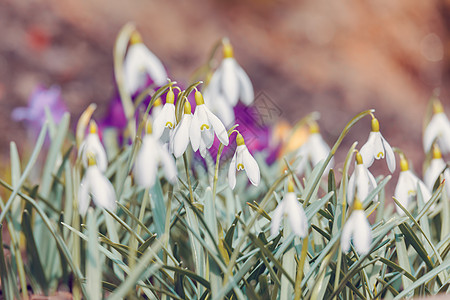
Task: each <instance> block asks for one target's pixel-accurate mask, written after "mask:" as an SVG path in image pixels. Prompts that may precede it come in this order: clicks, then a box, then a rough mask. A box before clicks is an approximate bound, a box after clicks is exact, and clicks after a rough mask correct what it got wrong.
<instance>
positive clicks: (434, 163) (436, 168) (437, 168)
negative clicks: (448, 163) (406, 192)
mask: <svg viewBox="0 0 450 300" xmlns="http://www.w3.org/2000/svg"><path fill="white" fill-rule="evenodd" d="M444 169H445V162H444V160H443V159H442V158H433V159H432V160H431V162H430V166H429V167H428V169H427V170H426V171H425V175H424V176H423V179H424V181H425V185H426V186H427V187H428V189H429V190H430V191H432V190H433V186H434V183H435V182H436V180H437V179H438V177H439V175H440V174H441V173H442V171H444Z"/></svg>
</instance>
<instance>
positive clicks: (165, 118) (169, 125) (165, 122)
mask: <svg viewBox="0 0 450 300" xmlns="http://www.w3.org/2000/svg"><path fill="white" fill-rule="evenodd" d="M174 101H175V94H174V93H173V91H172V89H169V91H168V92H167V95H166V104H164V106H163V108H162V109H161V111H160V112H159V114H158V115H156V117H155V120H154V121H153V136H154V137H155V138H156V139H160V140H161V142H162V143H163V144H166V143H168V142H169V140H170V133H171V131H172V130H173V129H174V128H175V123H176V117H175V105H174Z"/></svg>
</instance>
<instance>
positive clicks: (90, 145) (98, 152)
mask: <svg viewBox="0 0 450 300" xmlns="http://www.w3.org/2000/svg"><path fill="white" fill-rule="evenodd" d="M80 152H81V159H82V161H83V165H84V167H85V168H87V167H88V157H87V154H88V153H92V154H93V155H94V156H95V162H96V164H97V166H98V168H99V169H100V171H102V172H105V171H106V168H107V167H108V158H107V157H106V152H105V148H103V145H102V143H101V142H100V138H99V137H98V134H97V133H89V134H88V135H87V137H86V139H85V140H84V142H83V143H82V144H81V146H80V150H79V155H80Z"/></svg>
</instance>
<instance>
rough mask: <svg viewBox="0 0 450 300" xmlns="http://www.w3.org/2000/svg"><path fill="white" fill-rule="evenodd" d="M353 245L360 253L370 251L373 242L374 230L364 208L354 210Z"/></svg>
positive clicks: (363, 253)
mask: <svg viewBox="0 0 450 300" xmlns="http://www.w3.org/2000/svg"><path fill="white" fill-rule="evenodd" d="M351 217H353V219H354V221H353V230H354V231H353V245H355V248H356V251H357V252H358V253H359V254H360V255H365V254H367V253H369V250H370V244H371V243H372V231H371V229H370V224H369V222H368V221H367V218H366V216H365V214H364V211H362V210H356V211H353V213H352V216H351Z"/></svg>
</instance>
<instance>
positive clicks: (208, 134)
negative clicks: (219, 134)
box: [202, 129, 214, 149]
mask: <svg viewBox="0 0 450 300" xmlns="http://www.w3.org/2000/svg"><path fill="white" fill-rule="evenodd" d="M202 141H203V143H204V144H205V148H206V149H209V148H211V146H212V145H213V143H214V130H212V129H205V130H202Z"/></svg>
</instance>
